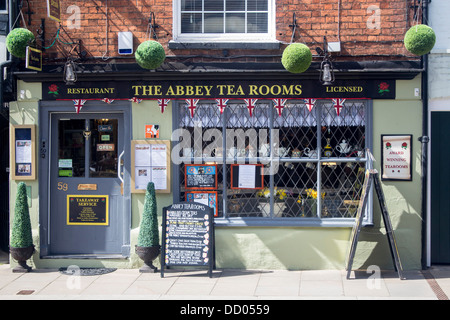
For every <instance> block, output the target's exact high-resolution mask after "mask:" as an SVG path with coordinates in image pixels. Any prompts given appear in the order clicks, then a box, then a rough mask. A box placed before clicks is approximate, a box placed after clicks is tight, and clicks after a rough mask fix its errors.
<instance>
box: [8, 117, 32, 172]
mask: <svg viewBox="0 0 450 320" xmlns="http://www.w3.org/2000/svg"><path fill="white" fill-rule="evenodd" d="M35 130H36V128H35V126H34V125H11V134H10V139H11V141H10V144H11V146H13V148H11V151H12V154H11V158H10V159H11V164H10V168H11V179H12V180H34V179H36V161H35V159H36V144H35Z"/></svg>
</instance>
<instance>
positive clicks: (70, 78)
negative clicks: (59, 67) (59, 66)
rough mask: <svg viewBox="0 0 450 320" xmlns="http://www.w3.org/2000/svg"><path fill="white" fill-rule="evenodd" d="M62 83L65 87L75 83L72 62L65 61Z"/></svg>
mask: <svg viewBox="0 0 450 320" xmlns="http://www.w3.org/2000/svg"><path fill="white" fill-rule="evenodd" d="M64 82H65V83H66V84H67V85H73V84H74V83H75V82H77V73H76V72H75V63H74V62H73V61H72V60H70V59H69V60H67V62H66V64H65V66H64Z"/></svg>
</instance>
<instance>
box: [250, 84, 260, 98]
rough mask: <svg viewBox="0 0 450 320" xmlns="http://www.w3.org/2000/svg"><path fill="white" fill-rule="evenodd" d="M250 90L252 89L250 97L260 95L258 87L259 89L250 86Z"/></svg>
mask: <svg viewBox="0 0 450 320" xmlns="http://www.w3.org/2000/svg"><path fill="white" fill-rule="evenodd" d="M249 88H250V92H249V95H250V96H256V95H258V92H257V90H258V87H257V86H255V85H253V84H251V85H250V86H249Z"/></svg>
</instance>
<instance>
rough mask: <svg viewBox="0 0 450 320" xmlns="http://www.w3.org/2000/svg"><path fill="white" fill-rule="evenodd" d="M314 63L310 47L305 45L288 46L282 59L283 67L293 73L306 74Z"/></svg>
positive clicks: (293, 44) (294, 44)
mask: <svg viewBox="0 0 450 320" xmlns="http://www.w3.org/2000/svg"><path fill="white" fill-rule="evenodd" d="M311 61H312V53H311V50H309V48H308V46H306V45H305V44H303V43H292V44H290V45H288V46H287V47H286V48H285V49H284V51H283V55H282V57H281V63H282V64H283V67H284V68H285V69H286V70H287V71H289V72H292V73H301V72H305V71H306V70H307V69H308V68H309V66H310V65H311Z"/></svg>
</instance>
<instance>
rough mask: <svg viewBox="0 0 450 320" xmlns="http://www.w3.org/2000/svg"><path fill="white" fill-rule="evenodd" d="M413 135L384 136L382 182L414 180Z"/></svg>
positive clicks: (382, 139)
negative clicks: (412, 163) (412, 162)
mask: <svg viewBox="0 0 450 320" xmlns="http://www.w3.org/2000/svg"><path fill="white" fill-rule="evenodd" d="M411 142H412V135H382V136H381V150H382V158H381V159H382V163H381V170H382V175H381V179H382V180H405V181H411V180H412V168H411V154H412V152H411V151H412V145H411Z"/></svg>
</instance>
